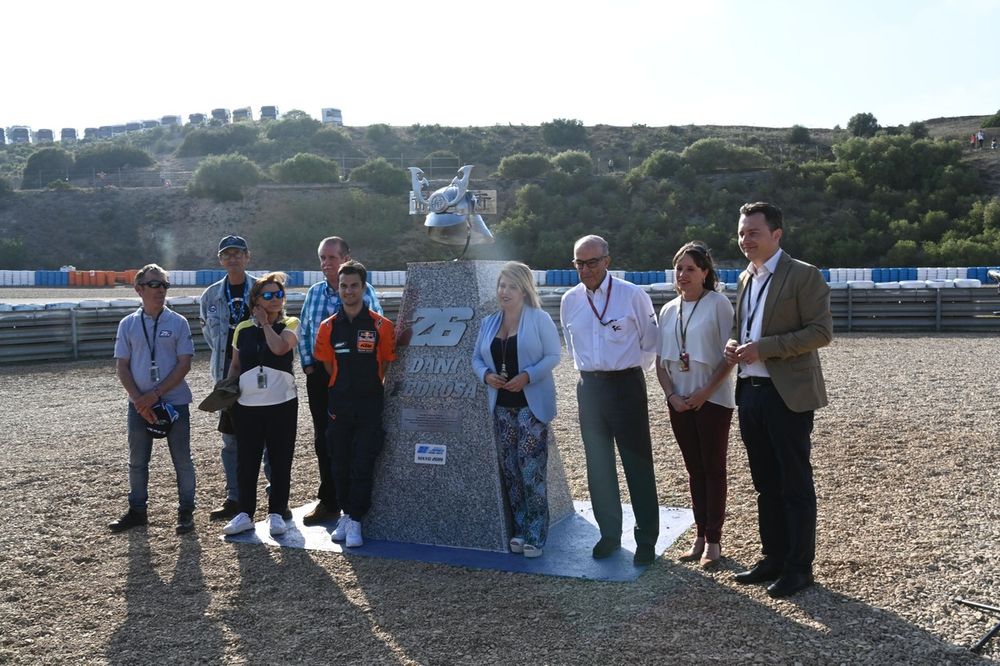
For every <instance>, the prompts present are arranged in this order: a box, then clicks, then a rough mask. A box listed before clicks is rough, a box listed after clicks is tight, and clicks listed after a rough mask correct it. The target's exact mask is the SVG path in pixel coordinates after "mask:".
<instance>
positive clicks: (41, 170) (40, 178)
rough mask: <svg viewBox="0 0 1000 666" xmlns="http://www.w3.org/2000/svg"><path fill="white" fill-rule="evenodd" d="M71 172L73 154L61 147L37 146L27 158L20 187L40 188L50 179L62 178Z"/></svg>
mask: <svg viewBox="0 0 1000 666" xmlns="http://www.w3.org/2000/svg"><path fill="white" fill-rule="evenodd" d="M72 172H73V155H71V154H70V153H68V152H66V151H65V150H63V149H62V148H58V147H54V146H53V147H48V148H39V149H38V150H36V151H35V152H33V153H32V154H31V156H30V157H29V158H28V163H27V164H26V165H25V167H24V176H23V179H22V183H21V187H22V188H24V189H31V188H40V187H43V184H44V183H48V182H49V181H51V180H55V179H62V178H66V177H68V176H69V174H70V173H72Z"/></svg>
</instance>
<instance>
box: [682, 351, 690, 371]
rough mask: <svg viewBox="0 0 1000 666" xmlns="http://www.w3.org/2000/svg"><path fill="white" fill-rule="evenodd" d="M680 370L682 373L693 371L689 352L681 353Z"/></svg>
mask: <svg viewBox="0 0 1000 666" xmlns="http://www.w3.org/2000/svg"><path fill="white" fill-rule="evenodd" d="M680 370H681V372H689V371H690V370H691V357H690V356H689V355H688V353H687V352H681V359H680Z"/></svg>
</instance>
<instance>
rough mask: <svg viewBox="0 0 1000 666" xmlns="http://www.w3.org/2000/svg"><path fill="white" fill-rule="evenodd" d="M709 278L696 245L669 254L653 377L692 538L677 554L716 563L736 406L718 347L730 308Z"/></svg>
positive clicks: (705, 253) (705, 255)
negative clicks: (687, 503) (685, 492)
mask: <svg viewBox="0 0 1000 666" xmlns="http://www.w3.org/2000/svg"><path fill="white" fill-rule="evenodd" d="M716 282H717V276H716V273H715V267H714V266H713V265H712V256H711V254H710V253H709V250H708V248H707V247H706V246H705V244H704V243H701V242H698V241H694V242H691V243H687V244H686V245H684V247H682V248H681V249H680V250H678V251H677V254H676V255H674V288H675V289H676V290H677V291H678V292H679V295H678V296H677V298H675V299H673V300H672V301H670V302H668V303H667V304H666V305H664V306H663V309H662V310H661V311H660V346H659V352H658V355H657V358H656V376H657V378H658V379H659V380H660V386H662V387H663V395H664V396H665V397H666V399H667V405H668V406H669V409H670V426H671V428H672V429H673V431H674V437H675V438H676V439H677V444H678V445H679V446H680V449H681V454H682V455H683V457H684V465H685V467H687V471H688V478H689V481H690V487H691V506H692V508H693V510H694V519H695V524H696V525H697V528H698V534H697V538H696V539H695V541H694V544H692V546H691V548H690V549H689V550H688V551H687V552H686V553H685V554H684V555H682V556H681V557H680V559H681V560H682V561H685V562H688V561H694V560H700V563H701V566H702V567H705V568H709V567H713V566H715V565H716V564H718V561H719V558H720V556H721V553H722V546H721V540H722V523H723V521H724V520H725V515H726V451H727V448H728V443H729V425H730V422H731V420H732V415H733V409H734V408H735V407H736V403H735V400H734V397H733V378H732V372H731V370H732V366H731V365H729V364H728V363H727V362H726V360H725V356H724V355H723V350H724V349H725V346H726V341H727V340H729V335H730V332H731V330H732V327H733V306H732V304H730V302H729V299H728V298H726V296H725V295H724V294H721V293H719V292H717V291H715V285H716Z"/></svg>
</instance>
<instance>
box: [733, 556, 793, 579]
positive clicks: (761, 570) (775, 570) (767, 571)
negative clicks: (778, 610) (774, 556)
mask: <svg viewBox="0 0 1000 666" xmlns="http://www.w3.org/2000/svg"><path fill="white" fill-rule="evenodd" d="M779 576H781V565H780V564H775V563H774V562H769V561H768V560H761V561H760V562H758V563H757V564H756V565H754V568H753V569H750V570H748V571H741V572H740V573H738V574H736V575H735V576H733V578H734V579H735V580H736V582H737V583H740V584H741V585H753V584H754V583H766V582H767V581H771V580H775V579H777V578H778V577H779Z"/></svg>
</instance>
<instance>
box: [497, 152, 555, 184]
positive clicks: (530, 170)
mask: <svg viewBox="0 0 1000 666" xmlns="http://www.w3.org/2000/svg"><path fill="white" fill-rule="evenodd" d="M550 171H552V160H550V159H549V158H548V157H547V156H546V155H543V154H541V153H530V154H527V153H518V154H515V155H508V156H507V157H505V158H503V159H502V160H500V166H499V168H498V169H497V173H499V174H500V177H501V178H541V177H542V176H544V175H545V174H547V173H549V172H550Z"/></svg>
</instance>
